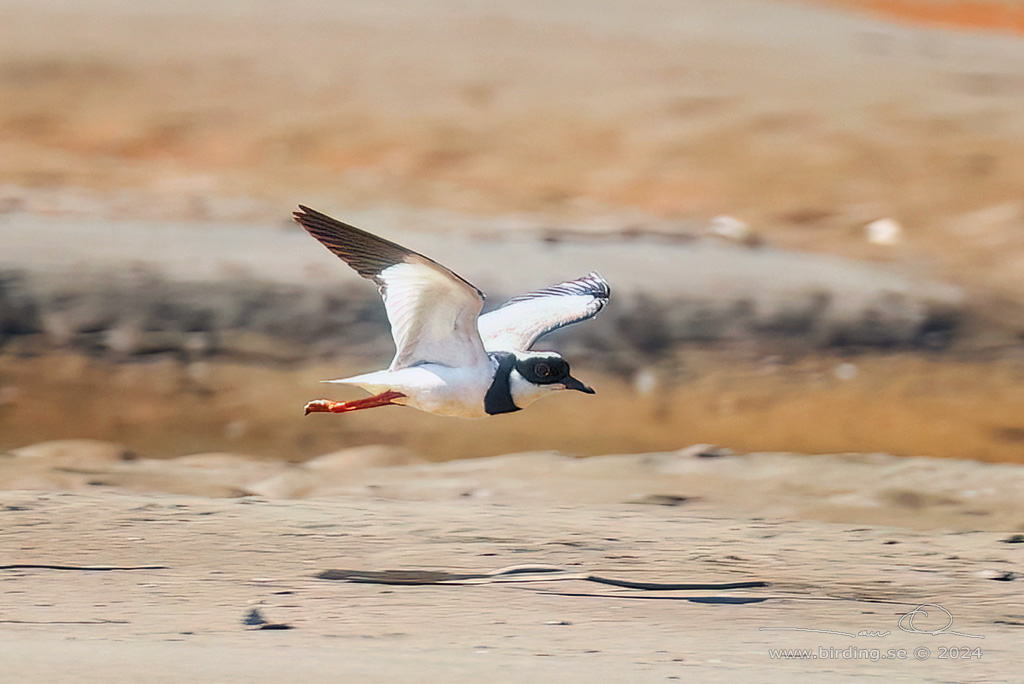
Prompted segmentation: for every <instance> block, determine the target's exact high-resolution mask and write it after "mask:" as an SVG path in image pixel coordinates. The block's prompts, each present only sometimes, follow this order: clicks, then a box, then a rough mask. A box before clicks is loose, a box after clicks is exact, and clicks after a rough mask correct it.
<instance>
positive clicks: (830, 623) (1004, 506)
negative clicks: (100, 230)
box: [0, 445, 1024, 682]
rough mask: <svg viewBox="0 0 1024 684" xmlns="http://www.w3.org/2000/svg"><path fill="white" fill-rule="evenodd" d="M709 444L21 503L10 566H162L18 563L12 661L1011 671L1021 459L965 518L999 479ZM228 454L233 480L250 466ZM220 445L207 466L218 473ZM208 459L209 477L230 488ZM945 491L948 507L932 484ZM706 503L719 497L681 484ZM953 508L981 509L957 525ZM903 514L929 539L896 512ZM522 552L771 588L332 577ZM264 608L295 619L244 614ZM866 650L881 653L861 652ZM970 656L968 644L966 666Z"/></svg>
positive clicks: (9, 634)
mask: <svg viewBox="0 0 1024 684" xmlns="http://www.w3.org/2000/svg"><path fill="white" fill-rule="evenodd" d="M78 446H79V452H82V451H88V450H87V449H84V448H83V447H84V446H85V445H78ZM699 452H700V450H699V449H696V450H692V451H690V452H682V453H675V454H657V455H648V456H628V457H608V458H604V459H588V460H585V461H573V460H571V459H564V458H560V457H556V456H552V455H545V454H535V455H521V456H508V457H502V458H497V459H484V460H476V461H463V462H455V463H449V464H437V465H430V466H423V465H419V466H417V465H407V466H402V465H398V466H385V467H378V466H376V465H373V463H374V459H375V458H376V459H377V460H378V462H380V459H381V458H382V457H384V456H386V454H382V453H380V452H378V453H377V454H376V455H375V456H373V457H370V455H368V454H367V453H365V452H363V453H351V452H350V453H347V454H336V455H333V456H331V457H327V458H325V459H324V460H322V461H321V462H320V464H319V465H317V466H313V467H312V468H311V472H313V471H315V470H317V469H318V470H319V476H318V477H317V478H316V480H317V481H319V483H320V484H321V485H326V484H327V483H329V482H331V481H332V480H335V479H337V478H338V477H340V478H341V479H342V480H343V481H345V482H347V484H346V487H347V489H346V494H344V495H339V494H338V493H337V491H336V492H335V493H334V495H332V496H330V498H313V499H306V500H298V501H296V500H283V499H274V500H268V499H264V498H260V497H245V498H239V499H209V498H197V497H194V496H180V495H178V496H171V495H161V494H153V493H150V494H146V495H142V494H129V493H125V490H124V489H123V488H120V489H117V488H115V489H110V487H109V485H106V486H105V485H93V486H92V487H91V489H93V493H59V492H49V493H39V492H25V491H20V492H19V491H7V492H3V493H2V494H0V506H2V507H0V515H2V516H3V518H4V525H3V531H2V532H0V555H2V557H3V558H4V559H5V560H4V562H5V563H8V564H28V563H32V564H58V565H69V566H74V565H117V566H134V565H160V566H163V567H162V568H161V569H151V570H134V571H127V570H124V571H116V570H114V571H107V572H100V571H92V572H90V571H83V570H64V571H61V570H47V569H7V570H0V572H2V577H0V580H2V583H0V591H2V593H3V608H2V610H0V634H2V638H0V655H2V656H3V657H4V661H5V663H6V665H5V672H6V673H7V676H9V677H11V678H12V680H17V681H29V682H32V681H61V682H135V681H139V679H146V680H147V681H152V682H209V681H235V680H238V679H245V681H252V682H274V681H281V680H282V678H284V679H302V680H303V681H310V682H320V681H324V682H327V681H337V680H338V678H339V677H360V678H363V679H368V680H374V681H398V680H400V681H424V682H426V681H438V680H439V679H444V680H446V681H481V680H486V681H522V679H523V678H524V677H530V678H531V679H534V680H537V681H566V679H570V680H574V681H575V680H583V679H590V680H599V681H615V682H619V681H621V682H627V681H638V680H643V681H674V680H677V679H679V680H688V679H690V680H696V681H707V682H732V681H738V680H744V679H746V680H750V679H753V680H756V681H763V682H792V681H801V682H802V681H808V682H811V681H829V682H832V681H864V680H865V678H872V679H874V678H877V679H879V680H880V681H881V680H884V681H908V682H910V681H913V682H945V681H987V682H1004V681H1006V682H1009V681H1014V680H1015V677H1016V675H1015V674H1014V673H1015V672H1017V671H1019V668H1020V665H1021V657H1020V653H1019V648H1018V647H1019V642H1020V639H1019V630H1020V625H1021V622H1022V621H1024V603H1022V601H1021V599H1020V592H1019V588H1018V587H1017V586H1016V585H1017V584H1019V580H1017V581H1014V580H1012V579H1011V578H1013V577H1019V576H1020V574H1019V573H1020V571H1021V569H1022V566H1021V555H1020V554H1021V551H1020V549H1021V548H1024V547H1021V546H1020V545H1019V544H1015V543H1008V541H1013V540H1014V539H1016V538H1012V537H1011V536H1010V535H1008V534H1007V533H1005V532H984V531H978V530H981V529H986V528H987V526H988V525H989V523H994V524H993V525H992V527H995V528H1000V527H1004V526H1005V524H1006V523H1005V522H1000V521H1001V520H1005V519H1006V518H1003V517H1002V516H1004V515H1005V516H1009V517H1010V518H1014V519H1015V523H1014V524H1016V525H1017V526H1018V529H1020V526H1021V525H1022V524H1024V509H1022V508H1021V504H1020V500H1019V497H1014V498H1009V496H1010V494H1011V491H1012V490H1015V491H1018V492H1019V489H1020V484H1019V483H1016V482H1015V481H1016V480H1017V479H1019V478H1020V472H1019V468H1016V467H1012V466H998V467H1001V468H1010V469H1011V470H1008V471H1007V474H1006V476H1007V478H1008V479H1006V480H1005V481H1004V484H1005V486H1006V487H1007V489H1005V490H1004V491H1003V493H1002V495H999V494H996V493H995V492H990V491H980V492H976V493H975V496H976V497H977V498H976V500H975V501H974V502H971V503H970V504H969V505H967V506H966V507H963V506H962V504H963V503H964V502H963V501H957V502H950V500H949V495H953V496H960V497H962V496H963V495H964V491H965V490H964V489H963V488H964V487H965V486H967V487H971V486H973V482H972V480H976V481H981V482H991V481H992V480H993V479H994V480H998V479H1000V477H999V475H998V474H996V473H994V472H992V473H981V472H979V470H980V469H984V468H985V466H980V465H978V464H975V463H970V462H955V461H929V460H927V459H922V460H921V462H919V463H917V462H908V461H907V460H906V459H893V458H888V459H886V458H881V457H879V458H876V459H875V460H874V461H870V460H868V461H865V460H864V459H863V458H859V459H858V458H838V457H837V458H835V459H833V460H831V461H829V469H828V471H829V473H830V476H831V483H832V484H831V491H832V493H833V494H832V496H822V494H823V490H824V489H828V488H827V487H825V488H823V486H822V482H821V479H820V478H821V476H820V474H819V475H818V476H814V475H812V473H813V472H814V469H813V468H808V467H807V465H806V464H807V463H808V461H809V459H807V458H806V457H793V456H784V455H770V454H762V455H756V454H751V455H749V456H744V457H732V456H724V457H722V456H720V457H715V458H701V457H699V456H697V455H696V454H697V453H699ZM93 453H94V456H95V454H96V453H97V452H96V449H95V448H94V449H93ZM111 453H112V452H111ZM391 457H392V458H393V455H392V456H391ZM34 458H38V455H32V454H22V455H20V456H9V457H8V458H7V459H6V460H5V466H6V468H7V470H6V471H5V472H9V470H10V468H11V466H10V462H11V459H15V460H16V461H25V460H28V461H31V460H33V459H34ZM219 458H220V461H221V466H222V471H221V472H222V475H223V473H224V472H228V471H229V470H231V469H232V468H227V469H223V466H224V465H225V462H226V459H225V457H219ZM213 460H214V457H206V461H207V467H208V468H209V466H210V464H211V462H212V461H213ZM360 460H361V461H362V462H363V464H364V466H365V464H367V463H369V464H371V465H370V467H360V466H359V465H357V462H358V461H360ZM94 461H95V458H94ZM159 463H163V464H164V465H165V466H166V464H167V462H159ZM801 463H803V464H804V465H803V466H801ZM342 464H345V465H344V466H342V467H340V468H337V469H335V470H333V471H332V465H333V466H335V467H338V466H341V465H342ZM80 465H82V463H81V462H80ZM93 465H94V466H97V465H98V464H97V463H95V462H94V463H93ZM124 465H125V466H126V467H134V468H136V470H138V469H140V468H144V467H145V464H139V463H136V464H135V465H134V466H132V465H131V464H130V463H127V464H124ZM198 465H199V461H194V462H193V463H192V468H193V472H194V477H193V478H192V484H193V486H196V485H197V484H198V483H199V482H200V481H201V480H210V479H211V477H210V476H209V475H203V474H202V473H203V472H204V471H203V470H202V469H201V468H198V467H197V466H198ZM232 466H233V469H234V470H235V471H236V472H237V471H238V470H240V468H239V463H238V462H235V463H233V464H232ZM112 467H114V469H116V466H112V464H110V463H109V462H108V463H107V465H106V469H107V470H110V469H111V468H112ZM992 467H993V466H989V468H992ZM998 467H997V468H998ZM99 469H100V470H102V469H104V468H103V467H102V466H100V468H99ZM908 469H909V471H910V475H909V477H903V478H902V479H901V481H902V482H904V483H906V484H907V485H908V486H911V487H917V488H918V489H916V490H914V491H913V492H909V493H908V494H907V495H906V496H904V497H902V498H900V497H894V498H890V499H888V500H887V501H886V502H884V503H883V501H882V500H877V501H875V502H874V503H873V504H872V503H871V499H872V497H873V496H874V494H873V493H872V492H875V493H877V492H878V491H879V490H880V489H882V488H880V487H879V486H878V481H879V479H886V478H890V477H893V476H894V474H895V472H896V471H898V470H903V471H907V470H908ZM206 472H210V471H206ZM769 472H773V473H774V476H775V478H776V479H775V480H774V481H775V482H778V483H782V482H788V483H790V484H792V485H793V487H789V488H787V487H785V486H780V488H779V490H777V491H776V492H774V493H773V496H774V504H772V505H768V506H766V507H765V510H764V511H762V514H761V515H758V517H756V518H751V517H748V516H747V515H746V514H745V513H742V512H738V511H742V510H743V508H742V507H736V506H735V505H733V502H735V501H736V500H738V499H740V498H742V497H743V491H737V488H738V485H739V483H740V482H745V483H748V484H746V485H739V486H741V487H742V489H747V490H748V491H756V490H757V489H759V487H760V484H761V483H762V482H763V481H765V479H766V476H767V474H768V473H769ZM783 472H785V473H786V474H785V475H784V476H783V475H782V473H783ZM914 472H916V473H917V474H916V475H915V474H913V473H914ZM293 474H294V473H293ZM250 475H251V473H250ZM93 477H94V478H95V477H99V476H97V475H93ZM737 478H738V479H737ZM872 480H873V481H874V482H872ZM137 482H143V480H137ZM800 484H802V485H803V486H805V487H806V488H808V492H809V490H811V489H813V490H815V495H814V496H813V497H812V496H808V495H807V493H800V491H799V490H800V486H799V485H800ZM97 489H105V490H106V491H103V492H102V493H95V492H96V490H97ZM150 491H152V489H151V490H150ZM322 491H325V490H322ZM944 491H945V492H946V494H947V497H946V499H947V500H946V502H945V503H943V497H940V496H937V495H936V494H937V493H939V492H944ZM655 493H656V494H660V495H661V496H659V497H652V496H651V494H655ZM692 493H697V494H699V495H700V496H699V497H697V498H695V499H691V500H684V499H682V498H678V499H673V498H672V496H669V495H672V494H674V495H677V496H682V495H686V494H692ZM915 496H916V497H917V498H916V500H915V499H914V497H915ZM755 498H757V497H756V495H755ZM766 498H768V497H763V498H761V499H758V500H762V501H763V500H765V499H766ZM812 499H817V501H818V510H819V512H820V511H821V510H823V509H828V508H832V509H835V510H845V513H843V514H842V515H843V516H844V517H845V521H844V522H842V523H834V522H833V523H826V522H819V521H818V520H817V519H816V517H817V518H820V517H821V516H820V515H816V514H815V513H814V512H813V510H812V509H809V508H808V507H807V504H808V503H809V502H811V501H812ZM666 502H667V503H669V504H670V505H658V504H664V503H666ZM801 502H802V503H801ZM643 504H647V505H643ZM858 507H860V508H859V512H858ZM872 507H874V508H876V509H879V508H880V507H881V508H884V509H886V510H888V511H890V512H891V517H890V520H891V524H890V525H879V524H878V523H864V522H862V521H859V520H861V519H863V518H864V515H865V513H866V514H867V516H868V518H867V519H873V520H877V519H878V518H877V517H876V516H874V515H873V512H872V510H871V509H872ZM958 508H959V509H961V510H964V511H965V512H964V514H963V515H962V516H961V517H960V521H961V522H960V523H959V524H957V523H956V522H953V524H952V526H948V525H946V524H944V523H945V522H952V521H953V518H955V517H956V516H953V518H950V517H949V516H948V513H949V511H950V509H958ZM781 511H787V514H786V515H785V516H784V517H776V515H775V514H776V513H778V512H781ZM968 511H972V512H968ZM808 513H810V514H808ZM989 513H992V514H996V515H998V516H1000V518H998V519H990V518H989V517H988V514H989ZM882 517H884V516H882ZM972 518H973V521H975V522H978V523H979V524H978V525H970V523H967V522H966V521H970V520H972ZM907 522H913V523H915V524H914V526H915V527H918V528H922V527H923V528H924V529H921V530H920V531H910V530H908V529H907V528H906V527H901V526H898V525H901V524H906V523H907ZM965 523H966V527H965V526H964V524H965ZM957 527H960V528H961V529H962V530H963V531H950V530H953V529H956V528H957ZM1018 536H1019V535H1018ZM521 564H551V565H556V566H560V567H563V568H567V569H569V570H570V571H572V572H577V573H579V572H582V573H587V574H597V575H601V576H605V577H613V578H617V579H627V580H633V581H647V582H694V581H696V582H736V581H752V580H764V581H770V582H771V583H772V585H771V586H770V587H766V588H759V589H744V590H735V591H696V592H694V591H690V592H667V591H651V592H643V591H639V590H626V589H615V588H611V587H603V586H600V585H594V584H591V583H588V582H583V581H557V582H545V583H539V584H538V583H516V584H502V585H494V584H491V585H485V586H379V585H370V584H349V583H341V582H331V581H326V580H321V579H316V578H315V577H314V575H315V574H316V573H318V572H321V571H323V570H326V569H355V570H382V569H423V570H448V571H455V572H477V571H483V572H486V571H489V570H494V569H498V568H501V567H505V566H509V565H521ZM1000 579H1002V581H1000ZM921 604H938V605H939V606H941V607H942V608H944V609H945V610H946V611H948V612H949V613H950V615H952V616H954V618H953V619H954V623H953V626H949V627H946V626H945V625H946V623H947V622H948V618H947V617H946V616H945V614H944V613H943V612H941V609H940V608H937V607H934V606H932V607H930V608H926V610H930V613H929V615H928V616H927V617H926V616H924V615H919V616H916V617H913V618H912V626H913V628H915V629H917V630H919V631H920V632H927V633H911V632H908V631H904V630H901V629H900V628H899V626H898V624H899V620H900V618H901V616H903V615H905V614H906V613H907V612H910V611H913V610H914V609H915V608H916V607H917V606H919V605H921ZM254 607H255V608H258V609H259V610H260V611H261V613H262V615H263V617H264V618H265V619H266V620H267V621H270V622H274V623H284V624H287V625H290V626H291V627H292V628H293V629H291V630H287V631H260V630H253V629H252V628H248V627H246V626H245V625H243V622H242V621H243V619H244V618H245V617H246V615H247V614H248V612H249V611H250V610H251V609H252V608H254ZM904 626H905V627H906V626H907V624H906V623H904ZM782 628H789V629H790V630H796V629H810V630H823V631H828V632H842V633H846V634H856V635H858V636H844V635H840V634H826V633H823V632H807V631H786V630H785V629H782ZM935 631H938V632H939V633H938V634H932V633H930V632H935ZM954 631H955V632H959V633H960V635H956V634H952V632H954ZM861 632H878V633H880V634H884V635H880V636H867V635H865V634H861ZM968 634H969V635H974V636H975V637H984V638H971V637H968V636H963V635H968ZM851 647H853V648H857V649H863V651H858V653H857V654H854V653H853V652H851V651H845V652H846V654H847V655H846V656H843V655H842V653H843V652H844V649H849V648H851ZM776 648H780V649H808V648H809V649H812V653H813V654H814V655H815V656H817V658H813V659H810V660H806V659H786V658H779V657H773V656H772V654H771V653H770V652H769V649H776ZM951 648H954V649H958V650H957V653H958V654H959V653H960V652H961V651H960V650H959V649H963V650H962V652H963V653H973V654H974V655H973V656H971V657H968V658H964V659H957V660H953V659H950V658H949V657H948V653H949V649H951ZM829 649H834V650H831V651H830V650H829ZM872 649H880V650H878V651H874V656H872ZM889 649H894V650H893V652H892V654H889ZM896 649H905V653H904V654H903V657H902V658H901V657H900V656H899V655H898V654H897V651H896ZM919 649H927V652H926V651H923V650H919ZM975 649H980V650H978V651H975ZM837 654H838V655H837ZM882 654H886V655H888V656H889V657H883V656H882ZM943 656H947V657H943ZM872 657H873V658H874V661H872ZM922 658H926V660H921V659H922Z"/></svg>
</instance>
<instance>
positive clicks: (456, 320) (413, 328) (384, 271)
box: [294, 205, 488, 370]
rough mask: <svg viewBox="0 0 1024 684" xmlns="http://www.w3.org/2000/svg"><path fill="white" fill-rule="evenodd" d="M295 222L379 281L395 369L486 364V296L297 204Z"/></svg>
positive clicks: (417, 257)
mask: <svg viewBox="0 0 1024 684" xmlns="http://www.w3.org/2000/svg"><path fill="white" fill-rule="evenodd" d="M294 216H295V220H296V221H297V222H298V224H299V225H300V226H302V227H303V228H305V229H306V231H307V232H308V233H309V234H310V235H312V236H313V237H315V238H316V239H317V240H319V241H320V242H321V243H322V244H323V245H324V246H325V247H327V249H329V250H331V251H332V252H333V253H334V254H335V255H337V256H338V257H340V258H341V259H342V261H344V262H345V263H347V264H348V265H349V266H351V267H352V268H353V269H355V271H356V273H358V274H359V275H361V276H363V277H364V278H368V279H369V280H372V281H373V282H375V283H377V285H378V286H379V289H380V294H381V297H382V298H383V299H384V309H385V310H386V311H387V314H388V321H390V322H391V335H392V337H394V339H395V347H396V351H395V358H394V360H393V361H392V362H391V370H398V369H400V368H406V367H408V366H413V365H416V364H418V363H438V364H441V365H445V366H451V367H461V366H474V365H477V364H482V363H487V361H488V359H487V353H486V352H485V351H484V347H483V343H482V342H481V340H480V334H479V333H478V332H477V327H476V323H477V317H478V316H479V315H480V309H481V308H482V307H483V303H484V294H483V292H481V291H480V290H478V289H477V288H475V287H473V286H472V285H470V284H469V283H468V282H467V281H466V280H464V279H463V278H461V277H460V276H458V275H457V274H455V273H453V272H452V271H450V270H448V269H447V268H445V267H444V266H442V265H441V264H439V263H437V262H436V261H434V260H432V259H430V258H428V257H425V256H423V255H422V254H418V253H416V252H414V251H412V250H410V249H406V248H405V247H402V246H401V245H398V244H395V243H394V242H391V241H389V240H385V239H384V238H380V237H377V236H376V235H373V234H371V233H367V232H366V231H365V230H360V229H359V228H356V227H355V226H350V225H348V224H347V223H342V222H341V221H337V220H335V219H333V218H331V217H330V216H327V215H326V214H321V213H320V212H318V211H314V210H313V209H310V208H308V207H304V206H301V205H300V206H299V211H297V212H295V214H294Z"/></svg>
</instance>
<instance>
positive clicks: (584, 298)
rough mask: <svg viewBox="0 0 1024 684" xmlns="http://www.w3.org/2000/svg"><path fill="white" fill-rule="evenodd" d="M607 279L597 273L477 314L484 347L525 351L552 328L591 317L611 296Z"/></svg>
mask: <svg viewBox="0 0 1024 684" xmlns="http://www.w3.org/2000/svg"><path fill="white" fill-rule="evenodd" d="M611 293H612V292H611V288H610V287H609V286H608V281H606V280H605V279H604V278H602V277H601V276H600V275H598V274H597V273H589V274H587V275H585V276H583V277H582V278H577V279H576V280H570V281H567V282H564V283H559V284H558V285H552V286H551V287H546V288H544V289H543V290H537V291H536V292H530V293H529V294H524V295H520V296H518V297H515V298H513V299H510V300H508V301H507V302H506V303H505V304H503V305H502V306H501V308H498V309H495V310H494V311H491V312H489V313H486V314H484V315H483V316H481V317H480V321H479V323H478V327H479V328H480V337H481V338H483V341H484V348H485V349H487V351H513V350H519V351H526V350H528V349H530V348H531V347H532V346H533V345H534V343H535V342H536V341H537V340H538V339H540V338H541V337H543V336H544V335H547V334H548V333H549V332H551V331H553V330H558V329H559V328H563V327H565V326H567V325H571V324H572V323H578V322H580V321H585V320H587V319H588V318H593V317H594V316H596V315H597V313H598V312H599V311H600V310H601V309H603V308H604V306H605V304H607V303H608V298H609V297H610V296H611Z"/></svg>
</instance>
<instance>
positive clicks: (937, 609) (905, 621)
mask: <svg viewBox="0 0 1024 684" xmlns="http://www.w3.org/2000/svg"><path fill="white" fill-rule="evenodd" d="M929 610H931V611H932V613H934V614H935V615H934V617H932V616H931V615H929V613H928V611H929ZM935 618H938V619H939V622H943V621H944V622H945V624H943V625H941V626H939V627H938V628H936V629H929V627H934V625H933V624H930V623H931V621H932V620H933V619H935ZM915 620H917V624H915V623H914V621H915ZM935 624H939V623H935ZM896 626H897V627H899V628H900V631H903V632H909V633H911V634H931V635H932V636H937V635H939V634H952V635H954V636H959V637H967V638H968V639H984V638H985V637H984V636H982V635H980V634H967V633H965V632H957V631H956V630H954V629H952V627H953V614H952V613H950V612H949V611H948V610H946V609H945V608H943V607H942V606H940V605H939V604H937V603H922V604H921V605H919V606H918V607H917V608H914V610H912V611H910V612H909V613H904V614H903V615H901V616H900V619H899V621H898V622H897V623H896ZM760 631H762V632H815V633H817V634H836V635H838V636H845V637H850V638H851V639H856V638H857V637H873V638H882V637H887V636H889V635H890V634H892V631H891V630H888V631H879V630H867V629H862V630H860V631H859V632H841V631H838V630H834V629H817V628H814V627H761V628H760Z"/></svg>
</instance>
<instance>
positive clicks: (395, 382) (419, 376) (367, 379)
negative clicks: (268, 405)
mask: <svg viewBox="0 0 1024 684" xmlns="http://www.w3.org/2000/svg"><path fill="white" fill-rule="evenodd" d="M489 363H490V362H489ZM494 369H495V367H494V365H493V364H490V365H489V366H488V367H487V368H481V367H479V366H474V367H469V368H449V367H448V366H441V365H439V364H436V363H425V364H422V365H419V366H413V367H411V368H402V369H399V370H396V371H392V370H383V371H376V372H374V373H364V374H363V375H356V376H354V377H351V378H340V379H338V380H326V381H325V382H332V383H340V384H344V385H355V386H357V387H362V388H363V389H365V390H366V391H368V392H370V393H371V394H380V393H381V392H386V391H388V390H394V391H396V392H401V393H402V394H405V395H406V397H405V398H400V399H396V400H395V402H394V403H396V404H402V405H404V406H411V407H412V408H415V409H419V410H420V411H427V412H429V413H436V414H440V415H443V416H458V417H461V418H483V417H484V416H486V415H487V413H486V412H485V411H484V397H485V396H486V395H487V390H488V388H489V387H490V386H491V382H492V380H493V378H494ZM524 382H525V381H524Z"/></svg>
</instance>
